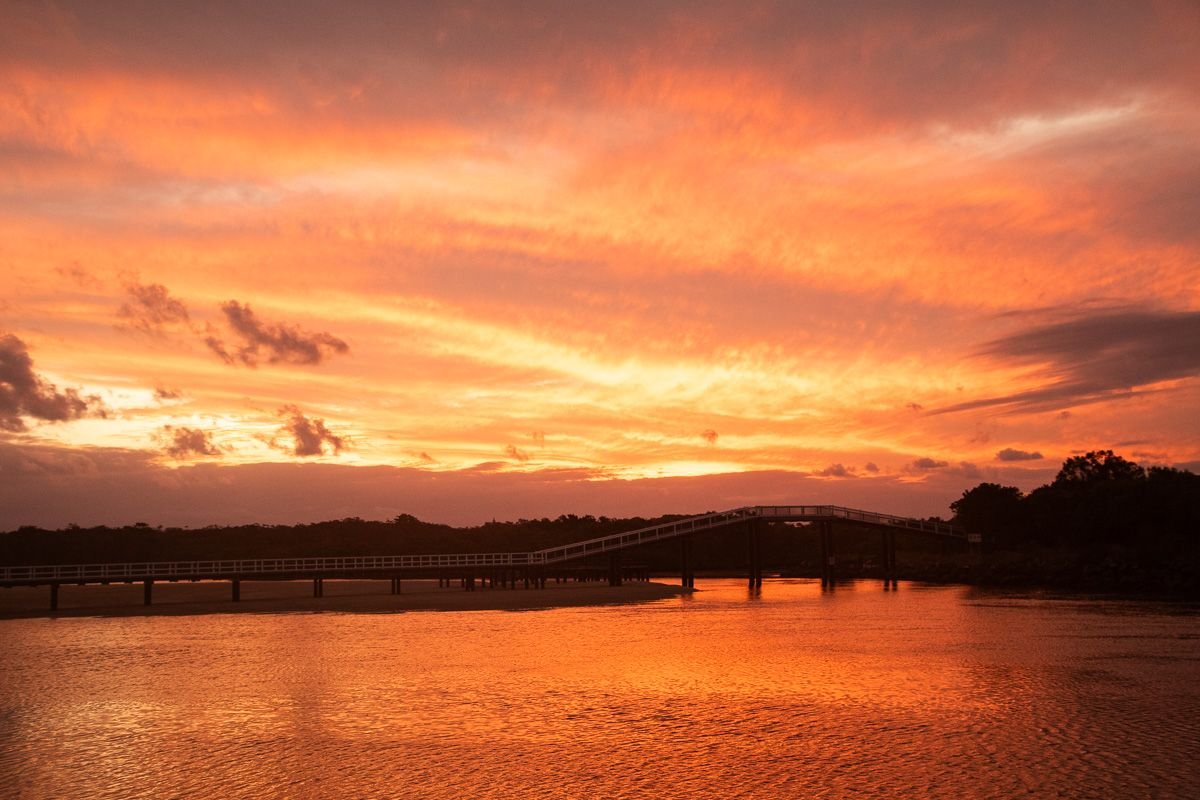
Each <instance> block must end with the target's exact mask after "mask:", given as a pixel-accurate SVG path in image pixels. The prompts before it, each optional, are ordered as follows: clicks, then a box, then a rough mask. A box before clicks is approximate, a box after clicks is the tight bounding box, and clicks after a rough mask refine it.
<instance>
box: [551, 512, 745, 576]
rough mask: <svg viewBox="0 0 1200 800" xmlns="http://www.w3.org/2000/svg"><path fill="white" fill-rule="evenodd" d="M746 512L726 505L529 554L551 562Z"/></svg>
mask: <svg viewBox="0 0 1200 800" xmlns="http://www.w3.org/2000/svg"><path fill="white" fill-rule="evenodd" d="M749 512H750V507H749V506H743V507H741V508H733V509H730V510H729V511H716V512H710V513H708V514H701V515H700V516H698V517H684V518H683V519H677V520H672V521H671V522H660V523H658V524H657V525H647V526H646V527H644V528H636V529H634V530H631V531H623V532H621V533H610V534H608V535H606V536H598V537H596V538H594V539H585V540H583V541H580V542H571V543H570V544H563V545H558V546H556V547H546V548H543V549H542V550H536V551H534V552H533V553H531V555H534V556H539V557H540V558H541V560H542V562H543V563H546V564H553V563H555V562H558V561H567V560H569V559H571V558H579V557H581V556H585V555H592V554H593V553H605V552H608V551H609V550H621V549H623V548H626V547H633V546H635V545H639V544H645V543H647V542H655V541H658V540H660V539H670V538H673V537H675V536H680V535H682V534H685V533H691V532H693V531H702V530H709V529H711V528H719V527H721V526H723V525H731V524H733V523H735V522H740V521H741V520H743V519H746V518H747V517H748V516H750V514H749Z"/></svg>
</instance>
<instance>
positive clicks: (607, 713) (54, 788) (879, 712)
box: [0, 580, 1200, 800]
mask: <svg viewBox="0 0 1200 800" xmlns="http://www.w3.org/2000/svg"><path fill="white" fill-rule="evenodd" d="M698 589H700V591H698V592H697V593H696V594H695V595H693V596H691V597H681V598H672V599H669V600H662V601H657V602H653V603H648V604H644V605H633V606H629V605H625V606H593V607H578V608H559V609H548V610H540V611H523V612H512V611H454V612H409V613H393V614H382V613H287V614H269V613H264V614H207V615H199V616H146V617H139V616H133V617H82V618H61V619H17V620H4V621H0V791H3V792H4V794H5V796H11V797H22V798H25V797H28V798H65V797H86V798H89V800H96V799H98V798H121V799H122V800H125V799H127V798H140V797H146V798H156V800H157V799H161V798H169V797H222V798H225V797H237V798H243V797H244V798H251V797H254V798H262V797H286V798H315V797H346V798H351V797H361V798H373V797H379V798H384V797H414V798H415V797H420V798H461V797H488V798H518V797H519V798H540V797H562V798H588V797H607V798H622V797H661V798H727V797H745V798H776V797H777V798H807V797H829V798H840V797H882V796H892V797H906V798H956V799H958V798H1013V797H1025V796H1029V797H1068V798H1143V797H1144V798H1151V797H1153V798H1194V797H1197V796H1200V680H1198V679H1200V617H1198V616H1197V615H1196V613H1195V612H1196V609H1195V608H1194V607H1184V606H1178V605H1169V604H1156V603H1150V602H1138V601H1112V600H1096V599H1061V598H1058V599H1055V598H1049V597H1037V596H1012V595H1003V594H994V593H983V592H979V591H976V590H972V589H968V588H966V587H928V586H919V585H913V584H907V583H902V584H901V585H900V587H899V589H898V590H894V591H885V590H884V589H882V588H881V586H880V584H879V583H878V582H866V581H864V582H859V583H853V584H845V585H841V586H839V587H838V588H837V589H836V590H834V591H823V590H822V589H821V587H820V585H819V583H817V582H814V581H804V580H797V581H784V580H768V581H767V583H766V585H765V586H764V587H763V589H762V591H761V594H760V595H758V596H754V595H752V594H751V593H750V592H748V590H747V588H746V586H745V583H744V582H742V581H736V580H700V581H698ZM615 591H619V590H615Z"/></svg>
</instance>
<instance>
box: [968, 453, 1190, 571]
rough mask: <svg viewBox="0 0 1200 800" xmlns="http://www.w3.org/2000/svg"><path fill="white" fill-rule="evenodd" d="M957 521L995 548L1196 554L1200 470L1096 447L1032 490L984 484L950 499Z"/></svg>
mask: <svg viewBox="0 0 1200 800" xmlns="http://www.w3.org/2000/svg"><path fill="white" fill-rule="evenodd" d="M950 510H951V511H953V512H954V521H955V522H957V523H958V524H960V525H962V526H964V527H966V528H967V529H968V530H971V531H973V532H977V533H981V534H983V536H984V540H985V541H986V542H988V543H989V545H990V546H991V547H993V548H995V549H1000V550H1028V549H1034V548H1058V549H1068V550H1088V549H1092V550H1101V551H1103V550H1108V551H1110V552H1112V551H1117V550H1122V549H1124V550H1129V551H1136V552H1138V553H1140V554H1142V555H1144V556H1146V557H1153V558H1154V559H1156V560H1162V561H1164V562H1166V561H1169V560H1170V559H1172V558H1179V557H1186V558H1190V559H1192V560H1195V558H1196V554H1197V545H1198V542H1200V536H1198V533H1200V476H1198V475H1195V474H1194V473H1192V472H1188V471H1186V470H1180V469H1174V468H1171V467H1150V468H1149V469H1147V468H1144V467H1142V466H1140V465H1139V464H1137V463H1135V462H1132V461H1128V460H1126V459H1125V458H1122V457H1121V456H1119V455H1116V454H1115V453H1113V451H1111V450H1095V451H1092V452H1089V453H1087V454H1085V455H1080V456H1074V457H1072V458H1068V459H1067V460H1066V461H1064V462H1063V465H1062V468H1061V469H1060V470H1059V471H1058V475H1057V476H1055V478H1054V480H1053V481H1052V482H1051V483H1049V484H1046V485H1044V486H1040V487H1038V488H1037V489H1034V490H1033V491H1031V492H1029V493H1028V494H1025V493H1024V492H1022V491H1021V490H1020V489H1018V488H1017V487H1015V486H1001V485H1000V484H997V483H981V484H979V485H978V486H976V487H974V488H972V489H968V490H967V491H965V492H963V495H962V497H961V498H959V499H958V500H956V501H954V502H953V503H951V504H950Z"/></svg>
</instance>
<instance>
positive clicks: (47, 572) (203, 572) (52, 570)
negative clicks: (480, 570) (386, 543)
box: [0, 553, 540, 581]
mask: <svg viewBox="0 0 1200 800" xmlns="http://www.w3.org/2000/svg"><path fill="white" fill-rule="evenodd" d="M534 563H540V562H538V561H536V560H535V559H534V558H533V554H531V553H448V554H438V555H408V556H348V557H338V556H333V557H326V558H263V559H230V560H224V561H157V562H154V561H150V562H132V563H125V564H53V565H43V566H30V567H0V581H35V580H47V581H51V580H53V581H73V580H88V581H103V580H114V581H121V580H143V579H147V578H153V579H158V578H163V579H169V578H189V577H193V576H203V577H236V576H238V575H287V574H306V573H338V572H358V573H361V572H375V571H380V572H385V571H389V570H403V569H437V568H446V569H459V568H464V567H519V566H529V565H531V564H534Z"/></svg>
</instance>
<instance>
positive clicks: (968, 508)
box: [950, 483, 1024, 545]
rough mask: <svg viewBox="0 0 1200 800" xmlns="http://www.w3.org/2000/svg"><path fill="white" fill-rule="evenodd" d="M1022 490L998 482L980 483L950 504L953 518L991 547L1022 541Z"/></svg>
mask: <svg viewBox="0 0 1200 800" xmlns="http://www.w3.org/2000/svg"><path fill="white" fill-rule="evenodd" d="M1023 499H1024V498H1023V495H1022V494H1021V490H1020V489H1018V488H1017V487H1015V486H1001V485H1000V484H998V483H981V484H979V485H978V486H976V487H975V488H974V489H968V490H967V491H965V492H963V496H962V497H960V498H959V499H958V500H955V501H954V502H953V503H951V504H950V510H951V511H953V512H954V519H955V522H957V523H958V524H959V525H962V526H963V527H964V528H966V529H967V530H969V531H971V532H972V533H981V534H983V535H984V537H985V538H986V539H987V540H988V541H989V542H991V543H993V544H1000V545H1011V544H1014V543H1016V542H1017V541H1018V540H1019V539H1020V538H1021V535H1020V533H1021V528H1022V522H1023V517H1024V507H1023V506H1022V503H1021V501H1022V500H1023Z"/></svg>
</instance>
